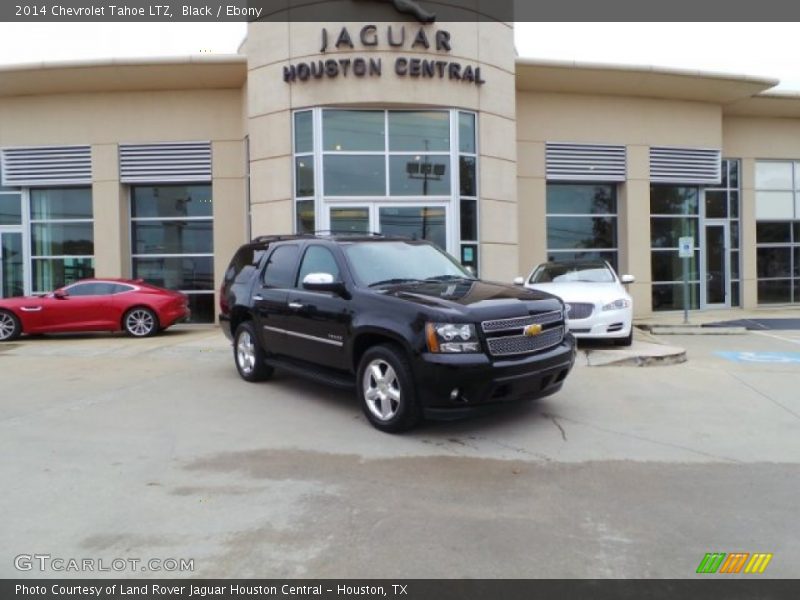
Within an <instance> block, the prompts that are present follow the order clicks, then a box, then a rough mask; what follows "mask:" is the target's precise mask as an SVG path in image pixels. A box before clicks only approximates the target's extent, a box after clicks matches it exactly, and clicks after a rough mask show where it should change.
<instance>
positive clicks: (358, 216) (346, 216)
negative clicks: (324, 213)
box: [331, 207, 369, 233]
mask: <svg viewBox="0 0 800 600" xmlns="http://www.w3.org/2000/svg"><path fill="white" fill-rule="evenodd" d="M331 231H335V232H343V233H369V208H366V207H357V208H350V207H347V208H331Z"/></svg>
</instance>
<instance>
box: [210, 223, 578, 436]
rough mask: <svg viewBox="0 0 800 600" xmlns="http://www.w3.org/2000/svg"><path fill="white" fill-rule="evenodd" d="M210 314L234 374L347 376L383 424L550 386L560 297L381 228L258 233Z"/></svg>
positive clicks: (559, 356)
mask: <svg viewBox="0 0 800 600" xmlns="http://www.w3.org/2000/svg"><path fill="white" fill-rule="evenodd" d="M220 324H221V326H222V329H223V331H224V332H225V334H226V336H228V338H229V339H231V340H232V342H233V357H234V361H235V364H236V368H237V370H238V371H239V375H240V376H241V377H242V378H243V379H244V380H246V381H249V382H255V381H261V380H265V379H269V378H270V377H271V376H272V374H273V371H274V370H275V369H283V370H286V371H290V372H294V373H296V374H299V375H301V376H303V377H305V378H307V379H313V380H316V381H319V382H322V383H325V384H329V385H334V386H337V387H345V388H350V389H352V388H353V386H355V388H356V392H357V394H358V398H359V400H360V402H361V405H362V408H363V410H364V414H365V415H366V417H367V419H369V421H370V423H372V425H374V426H375V427H376V428H378V429H380V430H382V431H387V432H398V431H403V430H406V429H409V428H411V427H413V426H414V425H416V424H417V423H419V422H420V420H421V419H422V418H423V417H428V418H450V417H456V416H460V415H463V414H467V413H470V412H474V411H476V409H480V408H483V407H489V406H494V405H498V404H502V403H507V402H510V401H514V400H522V399H531V398H539V397H542V396H547V395H549V394H552V393H554V392H557V391H558V390H559V389H561V386H562V385H563V383H564V379H565V378H566V376H567V374H568V373H569V371H570V369H571V368H572V366H573V364H574V361H575V342H574V340H573V338H572V336H571V335H570V334H569V333H568V331H567V329H566V326H565V320H564V304H563V303H562V302H561V300H559V299H558V298H556V297H555V296H551V295H549V294H546V293H544V292H538V291H533V290H526V289H522V288H519V287H512V286H509V285H501V284H498V283H490V282H485V281H481V280H479V279H476V278H475V277H474V276H473V275H472V274H471V273H470V272H469V271H468V270H466V269H465V268H464V267H462V266H461V265H460V264H458V263H457V262H456V261H455V260H454V259H453V258H451V257H450V255H448V254H446V253H445V252H443V251H442V250H440V249H439V248H438V247H437V246H435V245H433V244H431V243H429V242H425V241H415V240H409V239H406V238H398V237H385V236H380V235H357V236H356V235H327V236H322V235H293V236H268V237H260V238H257V239H256V240H254V241H253V242H251V243H249V244H246V245H244V246H242V247H241V248H240V249H239V250H238V251H237V252H236V255H235V256H234V257H233V260H232V261H231V263H230V266H229V267H228V270H227V271H226V273H225V278H224V281H223V284H222V290H221V293H220Z"/></svg>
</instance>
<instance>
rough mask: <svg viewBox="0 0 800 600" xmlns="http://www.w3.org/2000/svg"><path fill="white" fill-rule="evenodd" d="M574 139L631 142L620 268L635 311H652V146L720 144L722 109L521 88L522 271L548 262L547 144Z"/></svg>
mask: <svg viewBox="0 0 800 600" xmlns="http://www.w3.org/2000/svg"><path fill="white" fill-rule="evenodd" d="M547 142H574V143H586V144H621V145H624V146H626V147H627V159H628V164H627V180H626V181H625V183H624V184H621V185H620V186H619V188H618V189H619V232H618V238H619V243H620V249H619V250H620V254H619V259H620V263H619V267H620V270H621V271H623V272H625V273H630V274H632V275H634V276H635V277H636V283H635V284H633V285H631V286H630V292H631V294H632V296H633V297H634V305H635V311H636V315H637V316H645V315H648V314H650V313H651V312H652V303H651V297H650V286H651V283H652V281H651V267H650V183H649V181H650V165H649V152H650V147H651V146H688V147H698V148H720V147H721V146H722V108H721V106H719V105H715V104H707V103H703V102H685V101H677V100H657V99H649V98H631V97H621V96H599V95H586V94H558V93H540V92H526V91H520V92H518V93H517V156H518V164H517V169H518V171H517V177H518V186H519V205H518V206H519V221H518V227H519V238H520V253H519V258H520V260H519V266H518V271H519V272H520V273H526V274H527V273H528V272H530V270H531V268H532V267H533V266H535V265H536V264H538V263H539V262H542V261H544V260H546V258H547V256H546V249H547V230H546V200H547V188H546V183H547V182H546V176H545V144H546V143H547Z"/></svg>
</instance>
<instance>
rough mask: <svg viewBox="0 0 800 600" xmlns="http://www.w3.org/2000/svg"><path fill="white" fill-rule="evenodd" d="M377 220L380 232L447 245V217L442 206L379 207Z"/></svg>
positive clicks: (441, 246)
mask: <svg viewBox="0 0 800 600" xmlns="http://www.w3.org/2000/svg"><path fill="white" fill-rule="evenodd" d="M379 212H380V214H379V221H380V226H381V232H382V233H385V234H387V235H402V236H405V237H409V238H412V239H423V240H428V241H430V242H433V243H434V244H437V245H438V246H439V247H440V248H446V247H447V228H446V225H447V219H446V211H445V209H444V208H430V207H417V206H409V207H381V208H380V211H379Z"/></svg>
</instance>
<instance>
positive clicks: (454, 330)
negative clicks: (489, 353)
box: [425, 323, 481, 354]
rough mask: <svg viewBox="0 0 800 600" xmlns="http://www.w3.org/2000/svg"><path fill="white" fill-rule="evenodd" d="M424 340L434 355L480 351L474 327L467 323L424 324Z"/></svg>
mask: <svg viewBox="0 0 800 600" xmlns="http://www.w3.org/2000/svg"><path fill="white" fill-rule="evenodd" d="M425 339H426V341H427V342H428V350H429V351H430V352H434V353H436V354H454V353H464V352H480V351H481V345H480V342H478V334H477V333H476V331H475V326H474V325H470V324H468V323H426V324H425Z"/></svg>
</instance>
